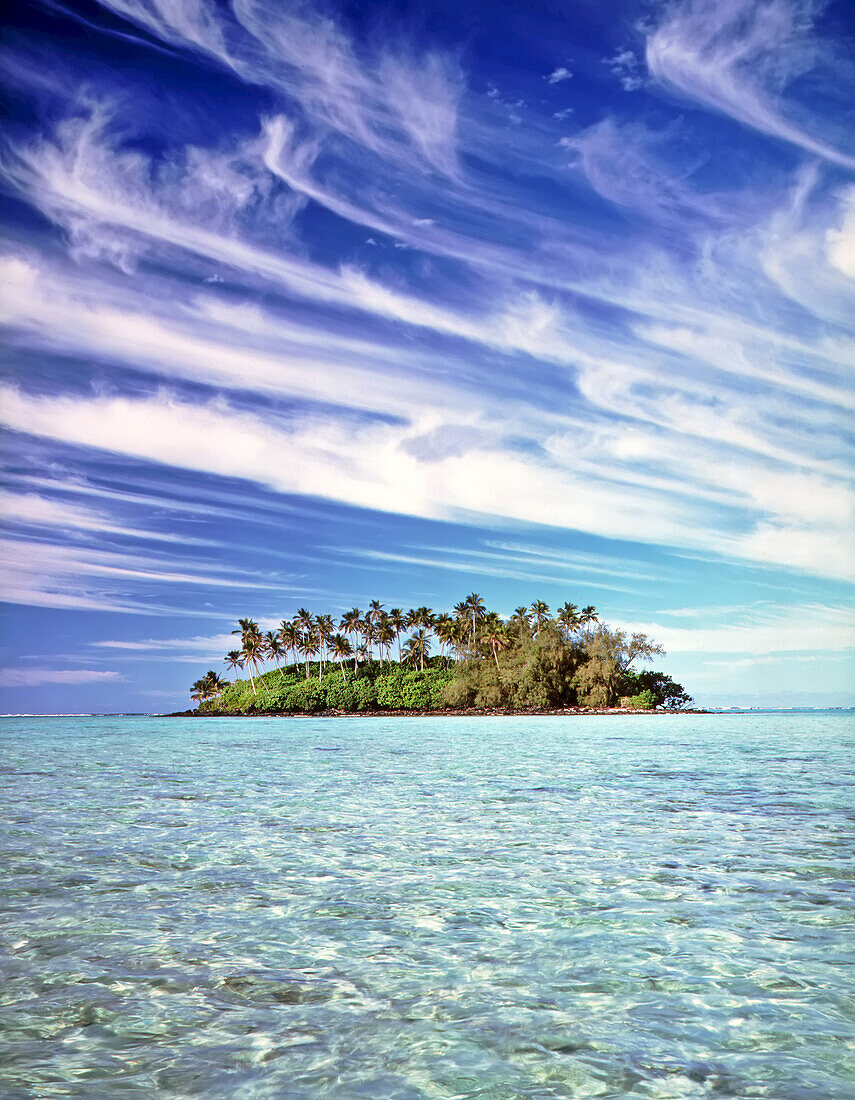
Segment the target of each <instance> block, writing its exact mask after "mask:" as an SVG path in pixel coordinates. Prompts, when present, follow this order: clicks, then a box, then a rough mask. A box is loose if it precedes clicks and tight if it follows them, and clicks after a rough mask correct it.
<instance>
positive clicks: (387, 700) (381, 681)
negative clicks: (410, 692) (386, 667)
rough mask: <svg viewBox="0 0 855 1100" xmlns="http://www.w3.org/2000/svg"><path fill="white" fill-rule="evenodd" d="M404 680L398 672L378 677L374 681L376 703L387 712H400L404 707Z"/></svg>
mask: <svg viewBox="0 0 855 1100" xmlns="http://www.w3.org/2000/svg"><path fill="white" fill-rule="evenodd" d="M403 685H404V678H403V676H402V675H401V674H400V672H390V673H389V674H388V675H386V676H378V677H377V679H376V680H375V681H374V686H375V687H376V689H377V703H378V705H379V706H381V707H386V709H387V710H401V708H402V707H404V706H406V703H405V702H404V697H403Z"/></svg>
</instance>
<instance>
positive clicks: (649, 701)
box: [626, 688, 656, 710]
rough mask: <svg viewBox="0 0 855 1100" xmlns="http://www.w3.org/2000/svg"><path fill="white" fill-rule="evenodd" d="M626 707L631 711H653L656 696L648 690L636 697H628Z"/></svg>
mask: <svg viewBox="0 0 855 1100" xmlns="http://www.w3.org/2000/svg"><path fill="white" fill-rule="evenodd" d="M626 705H627V706H628V707H632V709H633V710H653V708H654V707H655V706H656V695H655V693H654V692H652V691H651V690H650V689H649V688H648V689H647V690H646V691H642V692H640V693H639V694H638V695H630V696H629V698H628V699H627V700H626Z"/></svg>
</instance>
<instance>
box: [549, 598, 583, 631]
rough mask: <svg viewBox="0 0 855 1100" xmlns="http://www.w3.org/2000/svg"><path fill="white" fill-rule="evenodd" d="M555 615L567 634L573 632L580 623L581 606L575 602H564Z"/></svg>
mask: <svg viewBox="0 0 855 1100" xmlns="http://www.w3.org/2000/svg"><path fill="white" fill-rule="evenodd" d="M555 617H556V618H557V619H558V622H559V625H560V626H561V627H562V628H563V629H564V630H565V631H566V632H567V634H572V633H573V631H574V630H575V629H576V627H577V626H578V625H579V621H580V620H579V608H578V607H577V606H576V604H574V603H565V604H562V606H561V607H559V608H558V611H557V612H556V613H555Z"/></svg>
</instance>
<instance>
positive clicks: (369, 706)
mask: <svg viewBox="0 0 855 1100" xmlns="http://www.w3.org/2000/svg"><path fill="white" fill-rule="evenodd" d="M353 690H354V694H355V695H356V709H357V710H373V709H374V708H375V707H376V705H377V688H376V686H375V684H374V681H373V680H368V679H367V678H365V677H362V676H360V677H359V679H358V680H355V681H353Z"/></svg>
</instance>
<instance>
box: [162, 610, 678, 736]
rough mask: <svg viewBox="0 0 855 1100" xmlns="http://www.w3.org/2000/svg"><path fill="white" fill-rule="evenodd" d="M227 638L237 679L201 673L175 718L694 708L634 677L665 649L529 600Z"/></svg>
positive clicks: (243, 630) (652, 677)
mask: <svg viewBox="0 0 855 1100" xmlns="http://www.w3.org/2000/svg"><path fill="white" fill-rule="evenodd" d="M232 633H233V634H235V635H236V636H237V638H238V639H239V645H238V644H236V646H235V648H234V649H232V650H231V651H230V652H229V653H228V654H226V656H225V658H224V662H225V664H226V666H227V668H228V669H229V670H230V671H231V672H232V673H233V674H234V675H235V677H236V678H235V679H234V680H233V681H228V680H225V679H223V678H221V677H220V676H219V675H218V673H217V672H216V671H215V670H213V669H210V670H209V671H208V672H207V673H206V674H205V675H204V676H203V677H201V679H199V680H197V681H196V682H195V683H194V684H193V686H192V690H191V699H193V700H194V701H197V702H198V708H197V709H194V710H191V711H184V712H181V713H182V714H189V715H194V716H195V715H198V716H222V715H283V714H295V715H299V714H315V715H317V714H335V715H341V714H363V715H364V714H390V713H392V714H424V713H431V714H461V713H466V714H469V713H476V714H477V713H479V712H483V713H489V714H496V713H520V712H522V713H546V712H554V711H558V712H561V713H566V712H574V711H580V712H583V713H596V712H602V711H609V712H611V711H614V710H621V711H629V712H632V711H653V710H659V711H663V710H664V711H682V712H684V711H686V710H687V708H688V707H689V705H690V704H691V702H692V698H691V696H690V695H688V694H687V693H686V691H685V690H684V689H683V686H682V685H681V684H678V683H675V682H674V680H672V679H671V677H670V676H668V675H666V674H665V673H664V672H655V671H652V670H649V669H639V668H638V667H637V666H638V665H640V664H647V663H649V662H651V661H653V659H654V658H656V657H658V656H661V655H662V654H663V653H664V650H663V648H662V646H660V645H658V644H656V643H655V642H654V641H652V640H651V639H650V638H648V637H647V636H646V635H645V634H627V633H625V632H624V631H621V630H614V629H611V628H609V627H608V626H607V625H605V624H604V623H602V622H600V619H599V616H598V614H597V611H596V608H595V607H593V606H591V605H588V606H587V607H582V608H579V607H577V605H576V604H573V603H565V604H564V605H563V606H562V607H560V608H558V610H557V611H556V612H555V614H552V613H551V611H550V608H549V607H548V605H547V604H546V603H544V602H543V601H542V600H536V601H535V602H534V603H532V604H531V606H530V607H518V608H516V609H515V610H514V612H513V614H512V615H510V616H509V617H507V618H506V619H505V618H502V617H501V616H500V615H499V614H497V613H496V612H494V611H489V610H488V609H487V608H486V606H485V604H484V600H483V599H482V597H481V596H480V595H479V594H478V593H476V592H473V593H471V594H470V595H469V596H467V597H466V598H465V599H464V600H462V601H461V602H460V603H458V604H456V605H455V606H454V608H453V610H452V611H451V612H439V613H437V612H434V611H433V610H431V608H428V607H417V608H413V609H411V610H409V611H404V610H403V609H402V608H399V607H394V608H391V609H390V610H388V611H387V610H386V609H385V608H384V606H383V604H382V603H380V602H379V601H378V600H372V601H371V603H370V604H369V606H368V609H367V610H366V611H365V612H362V611H360V609H359V608H357V607H354V608H353V609H352V610H351V611H348V612H347V613H346V614H345V615H343V616H342V618H341V619H340V620H338V621H337V620H336V619H335V617H334V616H332V615H328V614H315V613H313V612H311V611H309V610H307V609H306V608H300V610H299V611H298V612H297V614H296V615H295V616H294V617H293V618H292V619H283V620H282V621H281V622H280V624H279V626H278V628H277V629H275V630H268V631H262V630H261V629H260V628H259V625H258V623H257V622H256V621H255V620H253V619H249V618H247V619H240V620H239V621H238V625H237V627H236V629H235V630H234V631H232ZM265 666H267V667H265ZM239 672H245V674H246V676H245V678H237V674H238V673H239Z"/></svg>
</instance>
